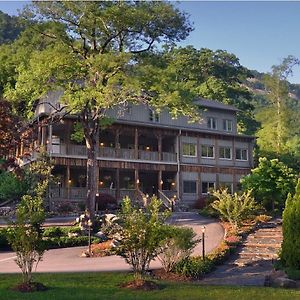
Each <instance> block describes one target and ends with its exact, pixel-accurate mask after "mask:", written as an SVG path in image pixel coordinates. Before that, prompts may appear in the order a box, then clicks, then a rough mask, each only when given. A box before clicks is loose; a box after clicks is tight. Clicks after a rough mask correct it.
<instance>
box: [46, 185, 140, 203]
mask: <svg viewBox="0 0 300 300" xmlns="http://www.w3.org/2000/svg"><path fill="white" fill-rule="evenodd" d="M86 192H87V190H86V188H85V187H70V188H66V187H61V188H59V187H51V189H50V193H51V198H53V199H70V200H78V201H79V200H84V199H85V198H86ZM98 192H99V194H109V195H111V196H113V197H116V189H109V188H102V189H101V188H100V189H99V191H98ZM125 196H128V197H129V198H131V199H134V197H135V190H134V189H120V199H123V198H124V197H125Z"/></svg>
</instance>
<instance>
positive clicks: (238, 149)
mask: <svg viewBox="0 0 300 300" xmlns="http://www.w3.org/2000/svg"><path fill="white" fill-rule="evenodd" d="M237 151H241V158H237ZM242 151H246V159H243V155H242ZM235 159H236V160H238V161H248V160H249V153H248V149H245V148H235Z"/></svg>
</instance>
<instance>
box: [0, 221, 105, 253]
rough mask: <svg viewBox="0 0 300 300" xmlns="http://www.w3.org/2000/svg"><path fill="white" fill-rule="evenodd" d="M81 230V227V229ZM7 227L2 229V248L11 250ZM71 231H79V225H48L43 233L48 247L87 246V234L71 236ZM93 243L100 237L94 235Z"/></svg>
mask: <svg viewBox="0 0 300 300" xmlns="http://www.w3.org/2000/svg"><path fill="white" fill-rule="evenodd" d="M79 230H80V229H79ZM6 231H7V229H6V228H2V229H0V250H10V249H11V247H10V245H9V243H8V240H7V233H6ZM69 233H78V227H75V226H74V227H48V228H45V230H44V233H43V238H44V242H45V245H46V249H55V248H66V247H76V246H87V245H88V237H87V236H77V237H76V236H73V237H69V236H68V234H69ZM91 241H92V243H99V242H100V240H99V239H98V238H95V237H92V238H91Z"/></svg>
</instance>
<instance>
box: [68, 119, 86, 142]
mask: <svg viewBox="0 0 300 300" xmlns="http://www.w3.org/2000/svg"><path fill="white" fill-rule="evenodd" d="M71 141H74V142H77V143H81V142H83V141H84V132H83V127H82V124H81V123H79V122H75V123H74V124H73V133H72V134H71Z"/></svg>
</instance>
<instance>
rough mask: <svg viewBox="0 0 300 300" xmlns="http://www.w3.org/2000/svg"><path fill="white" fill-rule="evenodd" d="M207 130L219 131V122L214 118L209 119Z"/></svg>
mask: <svg viewBox="0 0 300 300" xmlns="http://www.w3.org/2000/svg"><path fill="white" fill-rule="evenodd" d="M207 128H209V129H214V130H215V129H217V120H216V118H213V117H208V118H207Z"/></svg>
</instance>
